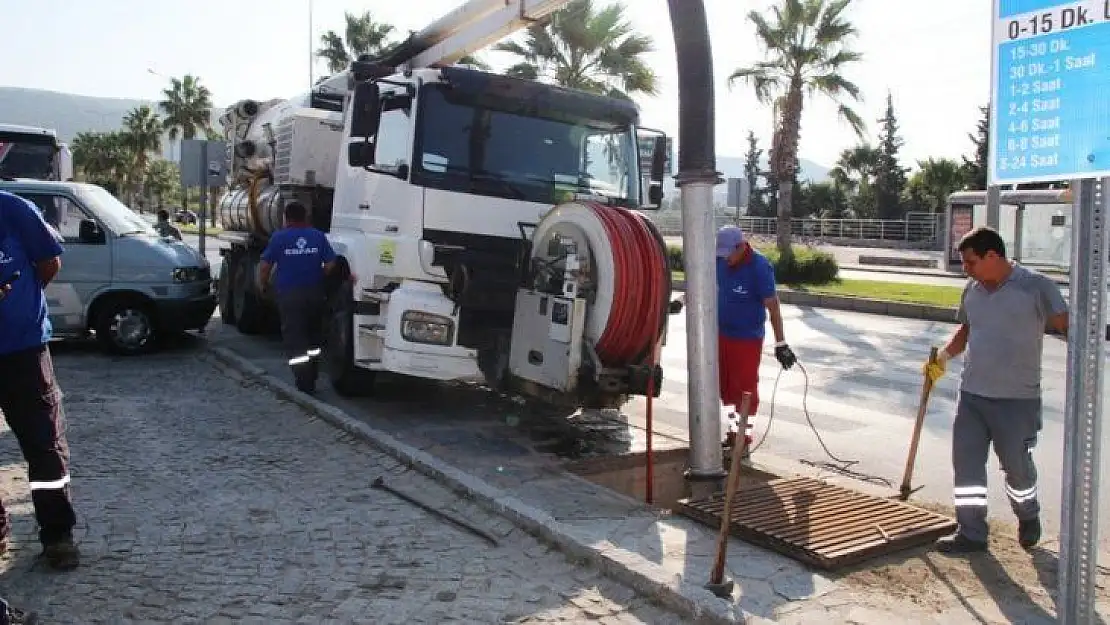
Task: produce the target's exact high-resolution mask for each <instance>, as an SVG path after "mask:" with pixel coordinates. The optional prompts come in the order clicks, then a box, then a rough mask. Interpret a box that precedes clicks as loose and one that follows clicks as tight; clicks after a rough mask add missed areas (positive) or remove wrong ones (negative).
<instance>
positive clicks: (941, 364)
mask: <svg viewBox="0 0 1110 625" xmlns="http://www.w3.org/2000/svg"><path fill="white" fill-rule="evenodd" d="M949 358H950V356H949V355H948V351H947V350H944V349H939V350H937V359H936V360H929V361H926V362H925V366H924V367H923V368H922V370H923V371H924V373H925V378H926V379H927V380H929V384H936V383H937V381H938V380H940V379H941V378H943V377H944V372H945V371H946V370H947V369H948V359H949Z"/></svg>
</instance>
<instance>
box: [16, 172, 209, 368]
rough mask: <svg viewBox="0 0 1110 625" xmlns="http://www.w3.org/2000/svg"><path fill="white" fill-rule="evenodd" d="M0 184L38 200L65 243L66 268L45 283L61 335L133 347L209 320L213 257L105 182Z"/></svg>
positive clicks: (147, 346) (126, 350)
mask: <svg viewBox="0 0 1110 625" xmlns="http://www.w3.org/2000/svg"><path fill="white" fill-rule="evenodd" d="M0 190H2V191H8V192H10V193H14V194H15V195H18V196H20V197H23V198H25V199H27V200H30V201H31V202H32V203H33V204H35V206H37V207H38V208H39V210H40V211H41V214H42V215H43V218H44V219H45V220H46V221H47V223H49V224H50V225H51V226H53V227H54V229H55V230H56V232H57V236H58V237H59V238H60V239H61V240H62V245H63V246H64V247H65V254H64V255H63V256H62V269H61V271H60V272H59V273H58V276H57V277H56V278H55V279H54V281H53V282H51V283H50V285H49V286H48V287H47V288H46V296H47V300H48V304H49V314H50V322H51V324H52V325H53V328H54V335H55V336H56V337H76V336H84V335H87V334H89V333H90V332H92V333H95V335H96V338H97V340H98V341H99V342H100V343H101V344H102V345H103V346H104V348H105V349H107V350H108V351H109V352H111V353H116V354H122V355H133V354H141V353H146V352H149V351H151V350H153V349H154V348H155V347H156V345H157V344H158V342H159V339H160V338H162V337H164V336H167V335H170V334H173V333H180V332H183V331H186V330H201V329H203V328H204V327H205V326H206V325H207V324H208V320H209V319H210V318H211V317H212V312H213V311H214V310H215V307H216V299H215V294H214V293H213V290H212V280H211V275H210V273H211V271H210V268H209V265H208V261H207V260H205V259H204V258H203V257H202V256H200V254H199V253H198V252H197V251H196V250H194V249H193V248H191V247H189V246H188V245H186V244H184V243H181V242H180V241H174V240H170V239H165V238H162V237H160V236H159V235H158V233H157V231H155V230H154V229H153V228H152V227H151V226H150V224H149V223H147V222H146V221H145V220H144V219H142V218H141V217H140V216H138V215H137V214H135V213H134V212H133V211H132V210H131V209H130V208H128V207H127V206H125V205H124V204H123V203H121V202H120V201H119V200H117V199H116V198H115V197H114V196H113V195H112V194H110V193H108V192H107V191H106V190H104V189H103V188H101V187H98V186H95V185H90V184H81V183H66V182H50V181H39V180H0Z"/></svg>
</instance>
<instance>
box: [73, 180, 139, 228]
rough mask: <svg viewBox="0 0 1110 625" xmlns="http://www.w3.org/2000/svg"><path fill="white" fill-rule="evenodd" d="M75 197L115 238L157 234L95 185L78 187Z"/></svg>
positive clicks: (133, 213)
mask: <svg viewBox="0 0 1110 625" xmlns="http://www.w3.org/2000/svg"><path fill="white" fill-rule="evenodd" d="M77 189H78V190H77V195H78V197H80V198H81V202H82V203H83V204H84V205H85V206H86V207H87V208H88V209H89V210H91V211H93V212H94V213H96V216H97V217H98V218H99V219H100V220H101V221H102V222H103V223H104V225H105V227H107V228H108V229H109V230H111V231H112V232H113V233H115V234H116V236H126V235H129V234H151V235H155V236H157V235H158V232H157V231H156V230H155V229H154V227H153V226H151V225H150V224H149V223H148V222H147V221H146V220H145V219H143V218H142V217H140V216H139V215H137V214H136V213H135V211H133V210H131V209H130V208H128V207H127V205H126V204H124V203H123V202H120V201H119V200H117V199H116V197H115V196H114V195H112V194H111V193H108V192H107V191H105V190H104V189H103V188H101V187H98V186H95V185H80V186H79V187H78V188H77Z"/></svg>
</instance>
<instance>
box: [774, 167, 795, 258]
mask: <svg viewBox="0 0 1110 625" xmlns="http://www.w3.org/2000/svg"><path fill="white" fill-rule="evenodd" d="M793 201H794V181H793V180H790V179H787V180H783V181H781V182H780V183H779V215H778V223H777V224H776V225H777V228H776V234H777V235H778V236H777V239H778V247H779V256H781V257H782V258H788V257H790V256H791V255H792V254H793V248H791V247H790V235H791V228H790V226H791V222H792V221H793V220H792V219H791V210H790V207H791V205H792V202H793Z"/></svg>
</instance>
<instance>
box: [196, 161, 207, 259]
mask: <svg viewBox="0 0 1110 625" xmlns="http://www.w3.org/2000/svg"><path fill="white" fill-rule="evenodd" d="M199 152H200V218H199V219H198V221H200V243H199V245H198V248H199V249H198V251H199V252H200V257H201V258H206V257H205V255H204V238H205V236H204V235H205V233H206V232H207V224H208V142H207V141H205V142H204V143H202V144H201V147H200V150H199Z"/></svg>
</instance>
